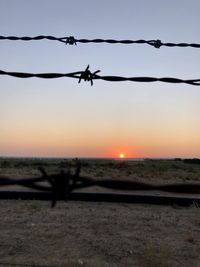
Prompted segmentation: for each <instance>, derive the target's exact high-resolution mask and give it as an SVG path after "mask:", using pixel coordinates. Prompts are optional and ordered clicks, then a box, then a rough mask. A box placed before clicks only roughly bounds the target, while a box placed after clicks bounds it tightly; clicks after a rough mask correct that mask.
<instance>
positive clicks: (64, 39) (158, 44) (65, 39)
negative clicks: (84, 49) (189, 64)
mask: <svg viewBox="0 0 200 267" xmlns="http://www.w3.org/2000/svg"><path fill="white" fill-rule="evenodd" d="M43 39H47V40H50V41H59V42H62V43H65V44H69V45H74V44H75V45H76V44H77V43H83V44H87V43H99V44H100V43H108V44H147V45H150V46H154V47H155V48H160V47H161V46H166V47H192V48H200V44H197V43H185V42H184V43H171V42H166V43H164V42H162V41H161V40H159V39H158V40H143V39H139V40H114V39H101V38H96V39H76V38H74V37H73V36H69V37H55V36H50V35H38V36H33V37H29V36H22V37H17V36H0V40H10V41H18V40H21V41H32V40H33V41H34V40H35V41H38V40H43Z"/></svg>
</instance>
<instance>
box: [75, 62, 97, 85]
mask: <svg viewBox="0 0 200 267" xmlns="http://www.w3.org/2000/svg"><path fill="white" fill-rule="evenodd" d="M89 67H90V65H88V66H87V68H86V69H85V71H83V72H82V73H81V75H80V78H79V81H78V82H79V83H80V82H81V80H84V81H85V82H90V83H91V86H92V85H93V79H94V78H96V74H97V73H98V72H100V70H97V71H95V72H94V73H92V72H91V71H90V70H89Z"/></svg>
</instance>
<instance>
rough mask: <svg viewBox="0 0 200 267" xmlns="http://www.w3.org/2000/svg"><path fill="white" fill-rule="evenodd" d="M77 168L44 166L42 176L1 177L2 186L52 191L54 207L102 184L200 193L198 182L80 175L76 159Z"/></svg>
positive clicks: (113, 188) (112, 187)
mask: <svg viewBox="0 0 200 267" xmlns="http://www.w3.org/2000/svg"><path fill="white" fill-rule="evenodd" d="M76 165H77V166H76V170H75V172H74V174H71V172H70V170H68V171H67V172H64V171H63V170H61V171H60V173H58V174H52V175H48V173H46V171H45V170H44V168H39V170H40V171H41V173H42V176H39V177H34V178H32V177H30V178H27V179H13V178H9V177H2V176H1V177H0V186H1V187H3V186H11V185H20V186H25V187H28V188H32V189H37V190H39V191H43V192H49V193H51V203H52V205H51V206H52V207H54V206H55V205H56V201H57V200H64V199H65V200H67V199H69V196H70V194H71V193H72V192H73V191H74V190H77V189H83V188H88V187H93V186H100V187H103V188H107V189H112V190H124V191H132V190H134V191H135V190H137V191H152V190H159V191H163V192H173V193H184V194H192V193H193V194H199V193H200V184H197V183H190V184H189V183H186V184H185V183H182V184H168V185H156V184H148V183H142V182H134V181H130V180H126V179H123V180H113V179H109V178H106V179H105V178H104V179H101V180H96V179H93V178H91V177H87V176H80V171H81V163H80V161H78V160H76ZM45 181H46V182H47V185H38V184H37V183H38V182H45Z"/></svg>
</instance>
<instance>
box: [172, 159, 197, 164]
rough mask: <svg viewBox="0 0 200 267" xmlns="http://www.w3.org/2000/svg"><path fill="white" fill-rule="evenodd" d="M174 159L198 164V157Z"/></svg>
mask: <svg viewBox="0 0 200 267" xmlns="http://www.w3.org/2000/svg"><path fill="white" fill-rule="evenodd" d="M174 160H175V161H183V162H184V163H189V164H200V159H198V158H193V159H181V158H175V159H174Z"/></svg>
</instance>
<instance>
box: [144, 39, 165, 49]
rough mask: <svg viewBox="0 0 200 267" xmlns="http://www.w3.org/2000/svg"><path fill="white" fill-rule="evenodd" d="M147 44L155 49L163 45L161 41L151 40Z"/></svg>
mask: <svg viewBox="0 0 200 267" xmlns="http://www.w3.org/2000/svg"><path fill="white" fill-rule="evenodd" d="M148 44H149V45H152V46H154V47H155V48H160V47H161V46H162V45H163V43H162V42H161V40H151V41H149V42H148Z"/></svg>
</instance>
